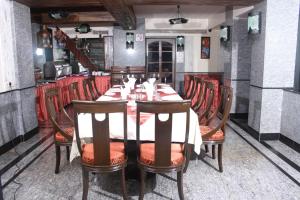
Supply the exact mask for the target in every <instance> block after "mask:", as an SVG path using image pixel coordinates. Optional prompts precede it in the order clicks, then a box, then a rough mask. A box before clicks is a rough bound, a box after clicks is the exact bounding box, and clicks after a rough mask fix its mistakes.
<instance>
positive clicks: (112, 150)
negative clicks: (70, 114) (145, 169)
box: [73, 101, 127, 199]
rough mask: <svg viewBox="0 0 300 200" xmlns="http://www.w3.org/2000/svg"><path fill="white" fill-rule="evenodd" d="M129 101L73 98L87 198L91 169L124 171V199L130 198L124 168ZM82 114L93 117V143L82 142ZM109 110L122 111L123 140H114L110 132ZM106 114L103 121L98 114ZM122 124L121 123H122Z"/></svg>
mask: <svg viewBox="0 0 300 200" xmlns="http://www.w3.org/2000/svg"><path fill="white" fill-rule="evenodd" d="M126 103H127V101H112V102H98V101H97V102H91V101H73V105H74V118H75V130H76V141H77V146H78V149H79V152H80V155H81V164H82V177H83V194H82V199H87V196H88V188H89V172H94V173H110V172H115V171H121V183H122V193H123V198H124V199H127V192H126V184H125V167H126V165H127V152H126V149H127V106H126ZM81 113H85V114H86V113H89V114H91V116H92V127H93V139H92V143H86V144H81V139H80V137H79V134H80V133H79V129H78V117H79V114H81ZM109 113H123V116H124V118H123V127H124V142H112V141H111V140H110V135H109V117H108V116H109ZM97 114H101V115H105V118H104V119H103V120H102V121H98V119H97V118H96V117H95V116H96V115H97ZM120 123H121V122H120Z"/></svg>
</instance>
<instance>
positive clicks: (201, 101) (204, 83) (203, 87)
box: [193, 78, 208, 112]
mask: <svg viewBox="0 0 300 200" xmlns="http://www.w3.org/2000/svg"><path fill="white" fill-rule="evenodd" d="M197 80H198V82H199V84H200V85H201V87H200V92H199V95H198V101H197V103H196V105H195V106H193V109H194V110H195V111H196V112H198V111H199V110H200V108H201V107H202V106H203V104H204V102H205V100H206V99H207V95H208V91H207V90H208V88H207V85H208V81H205V80H204V79H202V78H198V79H197Z"/></svg>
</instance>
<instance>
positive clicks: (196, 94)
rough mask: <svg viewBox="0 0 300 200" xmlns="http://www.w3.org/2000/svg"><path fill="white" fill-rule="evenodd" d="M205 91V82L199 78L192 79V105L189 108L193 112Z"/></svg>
mask: <svg viewBox="0 0 300 200" xmlns="http://www.w3.org/2000/svg"><path fill="white" fill-rule="evenodd" d="M204 90H205V82H204V80H203V79H202V78H200V77H196V76H195V77H194V89H193V91H192V94H191V97H190V98H191V100H192V104H191V107H192V109H193V110H196V107H197V106H199V105H198V104H199V101H200V100H201V99H202V98H203V92H204Z"/></svg>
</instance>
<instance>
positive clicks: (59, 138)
mask: <svg viewBox="0 0 300 200" xmlns="http://www.w3.org/2000/svg"><path fill="white" fill-rule="evenodd" d="M64 131H65V132H66V134H67V135H69V136H71V137H73V134H74V127H68V128H65V129H64ZM55 140H56V141H58V142H68V141H69V140H68V139H67V138H65V137H64V136H63V135H62V134H61V133H60V132H57V133H56V134H55Z"/></svg>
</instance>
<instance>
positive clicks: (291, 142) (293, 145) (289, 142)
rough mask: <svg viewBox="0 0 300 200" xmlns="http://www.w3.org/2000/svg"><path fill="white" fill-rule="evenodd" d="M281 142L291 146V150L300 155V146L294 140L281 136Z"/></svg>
mask: <svg viewBox="0 0 300 200" xmlns="http://www.w3.org/2000/svg"><path fill="white" fill-rule="evenodd" d="M279 140H280V141H281V142H282V143H283V144H285V145H287V146H289V147H290V148H292V149H294V150H295V151H297V152H298V153H300V144H299V143H297V142H295V141H294V140H291V139H290V138H288V137H286V136H284V135H282V134H280V137H279Z"/></svg>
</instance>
